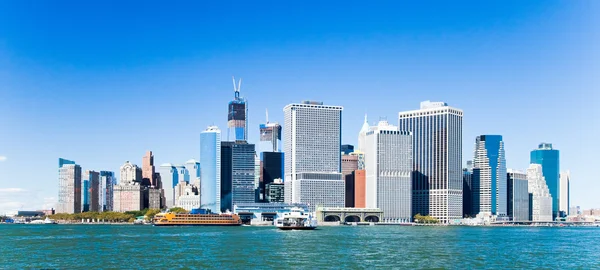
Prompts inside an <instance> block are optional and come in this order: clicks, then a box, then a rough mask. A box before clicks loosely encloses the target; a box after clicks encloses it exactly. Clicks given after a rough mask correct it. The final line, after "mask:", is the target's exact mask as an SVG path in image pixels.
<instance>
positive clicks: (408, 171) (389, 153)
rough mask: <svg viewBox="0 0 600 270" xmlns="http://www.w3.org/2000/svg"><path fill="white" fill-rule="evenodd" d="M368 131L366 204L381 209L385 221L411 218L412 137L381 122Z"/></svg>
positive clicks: (402, 220)
mask: <svg viewBox="0 0 600 270" xmlns="http://www.w3.org/2000/svg"><path fill="white" fill-rule="evenodd" d="M371 129H372V130H371V131H369V132H367V133H366V137H365V141H364V142H365V145H364V151H365V164H366V207H367V208H380V209H381V210H382V211H383V216H384V218H383V221H384V222H410V221H411V220H412V180H411V175H412V162H413V161H412V136H411V135H410V132H407V131H400V130H399V129H398V127H396V126H393V125H390V124H388V122H387V121H379V124H378V125H377V126H376V127H373V128H371Z"/></svg>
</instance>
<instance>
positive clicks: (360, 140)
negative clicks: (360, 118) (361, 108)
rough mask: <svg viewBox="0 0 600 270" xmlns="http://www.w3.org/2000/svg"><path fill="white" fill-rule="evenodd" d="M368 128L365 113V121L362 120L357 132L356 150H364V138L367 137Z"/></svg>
mask: <svg viewBox="0 0 600 270" xmlns="http://www.w3.org/2000/svg"><path fill="white" fill-rule="evenodd" d="M369 130H371V127H369V122H367V115H366V114H365V122H363V125H362V128H361V129H360V132H358V147H356V151H357V152H361V153H364V152H365V146H366V141H365V140H366V139H367V132H369Z"/></svg>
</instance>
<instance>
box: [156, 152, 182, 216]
mask: <svg viewBox="0 0 600 270" xmlns="http://www.w3.org/2000/svg"><path fill="white" fill-rule="evenodd" d="M159 170H160V177H161V178H162V183H163V185H162V186H163V190H164V196H165V207H166V208H167V209H169V208H173V207H174V206H175V205H176V204H177V202H176V201H175V186H176V185H177V183H178V182H179V177H178V176H179V174H178V173H177V168H175V166H173V164H171V163H164V164H161V165H160V168H159Z"/></svg>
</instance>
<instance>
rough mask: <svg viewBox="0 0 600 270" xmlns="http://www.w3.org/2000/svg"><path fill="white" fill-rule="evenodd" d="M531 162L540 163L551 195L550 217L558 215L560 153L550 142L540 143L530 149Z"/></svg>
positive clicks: (554, 217)
mask: <svg viewBox="0 0 600 270" xmlns="http://www.w3.org/2000/svg"><path fill="white" fill-rule="evenodd" d="M531 164H539V165H542V172H543V176H544V178H545V179H546V184H547V185H548V189H549V190H550V195H551V196H552V218H553V220H554V219H556V217H559V216H560V215H559V209H560V153H559V151H558V150H556V149H553V148H552V144H550V143H541V144H540V145H539V146H538V149H535V150H533V151H531Z"/></svg>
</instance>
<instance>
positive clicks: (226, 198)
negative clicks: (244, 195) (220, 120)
mask: <svg viewBox="0 0 600 270" xmlns="http://www.w3.org/2000/svg"><path fill="white" fill-rule="evenodd" d="M234 144H235V142H221V212H226V211H227V210H229V211H231V210H232V209H233V201H232V200H231V196H232V195H231V191H232V188H233V145H234Z"/></svg>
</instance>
